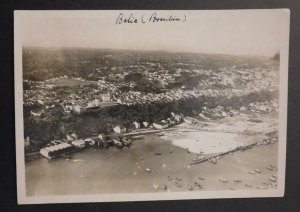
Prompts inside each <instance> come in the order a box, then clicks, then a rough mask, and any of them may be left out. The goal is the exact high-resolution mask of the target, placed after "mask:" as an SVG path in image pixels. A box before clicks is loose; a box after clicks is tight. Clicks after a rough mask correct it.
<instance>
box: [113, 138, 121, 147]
mask: <svg viewBox="0 0 300 212" xmlns="http://www.w3.org/2000/svg"><path fill="white" fill-rule="evenodd" d="M112 141H113V143H114V144H115V145H116V146H117V147H123V144H122V142H120V141H118V140H117V139H112Z"/></svg>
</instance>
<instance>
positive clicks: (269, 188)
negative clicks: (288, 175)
mask: <svg viewBox="0 0 300 212" xmlns="http://www.w3.org/2000/svg"><path fill="white" fill-rule="evenodd" d="M289 17H290V15H289V10H287V9H259V10H254V9H253V10H210V11H209V10H158V11H150V10H108V11H104V10H91V11H87V10H86V11H85V10H82V11H79V10H78V11H63V10H62V11H49V10H48V11H47V10H46V11H38V10H37V11H35V10H32V11H25V10H23V11H21V10H20V11H15V13H14V23H15V25H14V36H15V37H14V48H15V55H14V57H15V61H14V62H15V114H16V115H15V119H16V120H15V122H16V125H15V126H16V141H15V142H16V160H17V190H18V203H19V204H35V203H68V202H114V201H142V200H176V199H214V198H241V197H282V196H284V182H285V158H286V128H287V126H286V125H287V124H286V119H287V85H288V77H287V76H288V43H289Z"/></svg>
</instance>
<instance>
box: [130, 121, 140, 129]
mask: <svg viewBox="0 0 300 212" xmlns="http://www.w3.org/2000/svg"><path fill="white" fill-rule="evenodd" d="M132 124H133V126H134V128H135V129H136V130H138V129H140V128H141V124H140V123H139V122H136V121H134V122H133V123H132Z"/></svg>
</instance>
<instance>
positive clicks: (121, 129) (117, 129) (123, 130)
mask: <svg viewBox="0 0 300 212" xmlns="http://www.w3.org/2000/svg"><path fill="white" fill-rule="evenodd" d="M113 130H114V132H116V133H126V128H125V127H122V126H120V125H117V126H115V127H114V128H113Z"/></svg>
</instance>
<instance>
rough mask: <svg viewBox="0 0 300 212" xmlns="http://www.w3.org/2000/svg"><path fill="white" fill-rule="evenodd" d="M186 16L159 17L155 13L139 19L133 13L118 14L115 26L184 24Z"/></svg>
mask: <svg viewBox="0 0 300 212" xmlns="http://www.w3.org/2000/svg"><path fill="white" fill-rule="evenodd" d="M185 21H186V15H182V17H179V16H174V15H168V16H161V15H159V14H157V13H152V14H151V15H145V14H144V15H142V16H141V17H137V16H135V15H134V14H133V13H130V14H127V15H124V14H123V13H120V14H119V15H118V16H117V18H116V24H138V23H142V24H146V23H162V22H185Z"/></svg>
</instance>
